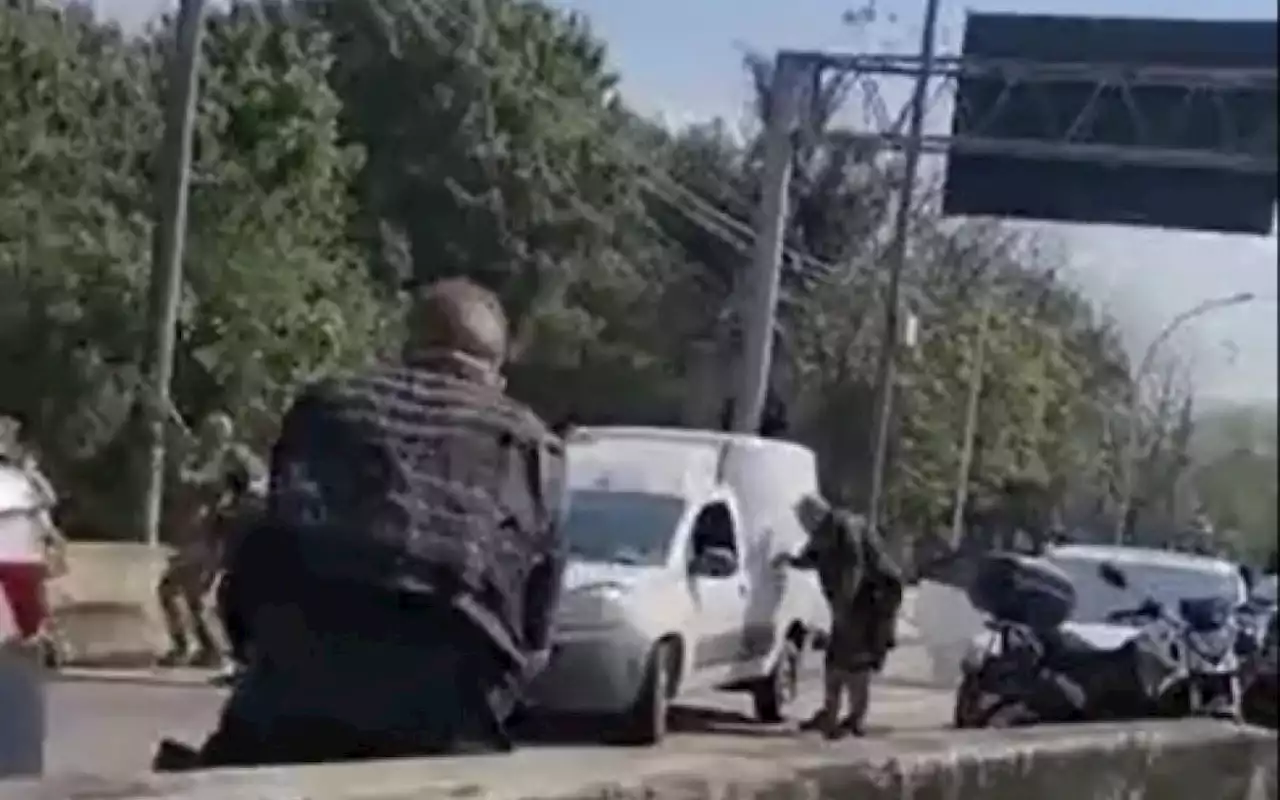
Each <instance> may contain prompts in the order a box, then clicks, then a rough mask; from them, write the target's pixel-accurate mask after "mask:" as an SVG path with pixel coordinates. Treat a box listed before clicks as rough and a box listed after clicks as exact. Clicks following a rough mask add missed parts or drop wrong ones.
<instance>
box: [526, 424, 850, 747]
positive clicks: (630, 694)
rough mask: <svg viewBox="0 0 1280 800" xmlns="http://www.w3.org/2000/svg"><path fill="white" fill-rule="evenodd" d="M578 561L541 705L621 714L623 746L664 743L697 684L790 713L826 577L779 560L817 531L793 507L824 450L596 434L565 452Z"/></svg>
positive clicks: (776, 714)
mask: <svg viewBox="0 0 1280 800" xmlns="http://www.w3.org/2000/svg"><path fill="white" fill-rule="evenodd" d="M568 465H569V466H568V474H569V490H570V498H569V502H568V516H567V520H566V525H565V530H566V535H567V538H568V540H569V548H570V563H569V568H568V571H567V575H566V577H565V587H564V588H565V594H564V597H563V600H562V603H561V608H560V614H559V618H558V620H557V633H556V638H555V647H554V650H553V653H552V657H551V661H550V663H549V665H548V667H547V669H546V670H545V671H544V672H543V673H542V674H541V675H540V676H539V678H538V680H537V681H536V682H535V685H534V686H533V687H532V691H531V697H530V706H531V708H532V709H533V710H535V711H536V710H547V711H556V712H568V713H582V714H604V715H612V716H614V717H616V718H618V720H619V724H618V726H617V733H618V734H619V737H618V738H621V739H623V740H624V741H628V742H631V743H637V744H645V743H653V742H656V741H658V740H659V739H661V738H662V737H663V735H664V734H665V732H666V724H667V709H668V707H669V704H670V703H671V702H672V701H673V700H675V699H677V698H679V697H680V696H681V695H683V694H685V693H687V692H691V691H698V690H706V689H725V690H728V691H744V692H749V693H750V694H751V696H752V698H753V700H754V703H755V709H756V712H757V715H758V716H759V717H761V718H762V719H763V720H766V721H774V720H778V719H780V718H781V717H782V714H783V713H784V711H785V708H786V706H787V704H788V703H789V702H790V701H791V700H792V699H794V697H795V695H796V691H797V684H798V681H799V670H800V666H801V657H802V654H803V652H804V650H805V649H806V647H808V646H810V645H811V644H813V643H814V642H815V641H816V640H819V639H821V638H823V637H824V636H825V634H826V633H827V631H828V630H829V627H830V618H829V612H828V611H827V606H826V603H825V601H824V600H823V597H822V593H821V590H820V588H819V586H818V583H817V580H816V578H814V576H812V575H811V574H806V573H800V572H796V571H788V570H783V569H779V568H777V567H775V566H774V565H773V560H774V557H775V556H777V555H778V554H779V553H783V552H795V551H797V550H799V548H800V547H801V546H802V545H803V543H804V541H805V533H804V531H803V530H802V529H801V527H800V525H799V522H798V520H797V519H796V516H795V512H794V507H795V505H796V502H797V501H798V500H799V498H800V497H801V496H803V495H804V494H806V493H810V492H815V491H817V488H818V486H817V469H816V466H815V460H814V456H813V453H812V452H811V451H809V450H808V449H806V448H804V447H801V446H799V445H796V444H792V443H789V442H783V441H778V440H772V439H762V438H759V437H755V436H744V435H737V434H727V433H720V432H715V431H701V430H678V429H665V428H622V427H616V428H583V429H579V430H577V431H575V433H574V435H573V436H572V438H571V440H570V442H569V444H568Z"/></svg>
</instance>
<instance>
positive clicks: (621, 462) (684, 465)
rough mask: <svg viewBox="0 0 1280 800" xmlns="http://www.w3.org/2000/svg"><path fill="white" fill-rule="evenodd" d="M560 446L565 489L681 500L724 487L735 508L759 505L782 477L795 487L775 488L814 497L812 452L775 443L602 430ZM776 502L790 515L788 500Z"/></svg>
mask: <svg viewBox="0 0 1280 800" xmlns="http://www.w3.org/2000/svg"><path fill="white" fill-rule="evenodd" d="M567 442H568V447H569V450H570V453H571V454H572V455H571V456H570V458H569V486H570V488H582V489H586V488H602V489H603V488H608V489H610V490H613V491H645V492H655V493H660V494H685V495H687V494H704V493H706V492H709V491H711V490H712V489H713V488H714V487H715V486H717V485H718V484H721V483H722V482H724V483H728V484H729V485H731V486H733V487H734V489H735V490H736V491H737V493H738V496H739V498H738V499H739V501H744V502H750V500H751V498H750V497H747V495H752V496H756V495H760V497H757V498H756V499H758V500H761V501H762V502H763V501H764V500H765V498H764V497H763V495H768V494H771V488H772V485H773V484H777V483H778V482H779V476H780V475H781V476H792V477H794V478H795V479H796V480H795V481H785V483H787V486H785V487H778V488H781V489H784V490H788V489H789V490H790V491H791V492H794V491H800V492H808V491H816V466H815V459H814V455H813V451H811V450H810V449H809V448H807V447H804V446H803V445H799V444H795V443H793V442H786V441H781V440H778V439H766V438H762V437H759V436H753V435H750V434H740V433H728V432H724V431H711V430H697V429H691V428H658V427H639V426H636V427H630V426H601V427H584V428H577V429H575V430H574V431H573V432H572V433H570V434H569V436H568V437H567ZM762 468H763V469H762ZM772 493H776V491H774V492H772ZM784 493H787V492H785V491H784ZM783 502H784V504H785V505H787V506H788V507H789V506H791V505H792V504H794V502H795V498H791V497H788V498H787V499H786V500H784V501H783ZM744 513H746V512H745V511H744Z"/></svg>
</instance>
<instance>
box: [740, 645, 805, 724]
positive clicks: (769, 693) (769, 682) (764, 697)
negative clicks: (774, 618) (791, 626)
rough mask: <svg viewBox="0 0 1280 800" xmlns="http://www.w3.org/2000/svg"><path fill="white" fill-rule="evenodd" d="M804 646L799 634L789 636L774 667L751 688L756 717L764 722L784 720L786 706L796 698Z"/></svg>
mask: <svg viewBox="0 0 1280 800" xmlns="http://www.w3.org/2000/svg"><path fill="white" fill-rule="evenodd" d="M803 652H804V647H803V644H802V640H801V639H799V637H796V638H793V637H790V636H788V637H787V638H786V639H784V640H783V642H782V649H781V651H780V652H779V653H778V657H777V659H775V660H774V663H773V669H772V670H770V671H769V674H768V675H767V676H765V677H764V678H762V679H761V680H760V682H759V683H757V684H756V685H755V686H753V687H752V689H751V700H752V703H753V704H754V705H755V712H756V719H758V720H760V721H761V722H767V723H776V722H782V721H783V720H784V719H785V718H786V716H785V714H786V709H787V706H788V705H790V704H791V702H792V701H794V700H795V699H796V695H797V694H798V693H799V688H800V660H801V658H802V656H803Z"/></svg>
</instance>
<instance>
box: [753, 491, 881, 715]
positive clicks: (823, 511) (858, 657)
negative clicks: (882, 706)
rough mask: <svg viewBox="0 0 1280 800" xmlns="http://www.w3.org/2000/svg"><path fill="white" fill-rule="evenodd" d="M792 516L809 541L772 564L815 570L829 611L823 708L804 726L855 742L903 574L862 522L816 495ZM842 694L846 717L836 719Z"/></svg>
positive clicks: (807, 500)
mask: <svg viewBox="0 0 1280 800" xmlns="http://www.w3.org/2000/svg"><path fill="white" fill-rule="evenodd" d="M796 516H797V517H798V518H799V520H800V524H801V525H802V526H803V527H804V529H805V530H806V531H808V533H809V543H808V544H807V545H806V546H805V548H804V549H803V550H802V551H801V552H800V553H798V554H795V555H789V554H784V555H782V556H780V557H779V559H778V563H779V564H782V565H786V566H790V567H794V568H796V569H814V570H817V572H818V579H819V581H820V582H821V584H822V592H823V594H824V595H826V598H827V602H828V603H830V605H831V638H830V641H829V642H828V643H827V650H826V659H825V663H824V675H823V683H824V686H823V689H824V699H823V705H822V708H821V710H819V712H818V713H817V715H815V716H814V717H813V718H812V719H810V720H809V721H808V722H806V723H805V725H804V727H805V728H806V729H813V728H816V729H820V730H821V731H822V732H823V733H824V735H826V737H827V738H829V739H837V738H840V737H841V736H844V735H846V734H852V735H854V736H862V735H864V733H865V723H866V715H867V710H868V708H869V706H870V701H871V679H872V677H873V676H874V675H875V674H876V673H877V672H879V671H880V670H881V669H882V668H883V667H884V660H885V657H886V656H887V655H888V652H889V650H890V649H892V648H893V646H894V644H895V642H894V630H895V626H896V624H897V617H898V608H899V606H900V605H901V604H902V575H901V572H900V570H899V569H898V567H897V565H896V564H894V563H893V561H892V560H891V559H890V558H889V555H888V553H887V552H886V550H885V547H884V544H883V542H882V541H881V540H880V537H879V536H878V535H877V534H876V533H875V532H874V531H872V530H871V529H870V528H868V526H867V524H866V521H865V520H864V519H863V518H862V517H859V516H856V515H853V514H850V513H848V512H846V511H842V510H839V509H833V508H831V507H830V506H829V505H828V504H827V502H826V501H825V500H823V499H822V498H820V497H815V496H811V497H806V498H804V499H802V500H801V501H800V503H799V504H798V505H797V507H796ZM846 696H847V698H848V709H849V713H848V716H846V717H845V718H844V719H843V720H842V719H841V718H840V712H841V710H842V707H843V706H844V703H845V699H846Z"/></svg>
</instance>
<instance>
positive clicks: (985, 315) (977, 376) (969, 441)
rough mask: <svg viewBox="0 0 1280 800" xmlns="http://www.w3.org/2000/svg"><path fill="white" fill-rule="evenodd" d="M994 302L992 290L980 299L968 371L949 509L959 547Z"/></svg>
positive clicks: (955, 545)
mask: <svg viewBox="0 0 1280 800" xmlns="http://www.w3.org/2000/svg"><path fill="white" fill-rule="evenodd" d="M994 303H995V291H994V287H993V288H992V289H989V290H988V291H987V293H986V295H985V296H984V297H983V300H982V316H981V317H980V318H979V321H978V337H977V341H976V342H975V343H974V347H973V349H974V354H973V366H972V367H971V368H970V370H969V396H968V398H967V399H966V402H965V409H964V433H963V434H962V436H963V438H962V439H961V442H960V465H959V466H958V467H957V468H956V491H955V500H954V504H955V505H954V507H953V508H952V510H951V546H952V547H959V546H960V539H961V537H962V536H963V533H964V507H965V504H967V503H968V502H969V472H970V470H971V469H972V468H973V449H974V446H975V443H976V441H977V438H978V410H979V407H980V405H981V403H980V401H981V399H982V384H983V381H984V378H985V371H986V360H987V334H988V332H989V331H990V329H991V311H992V306H993V305H994Z"/></svg>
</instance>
